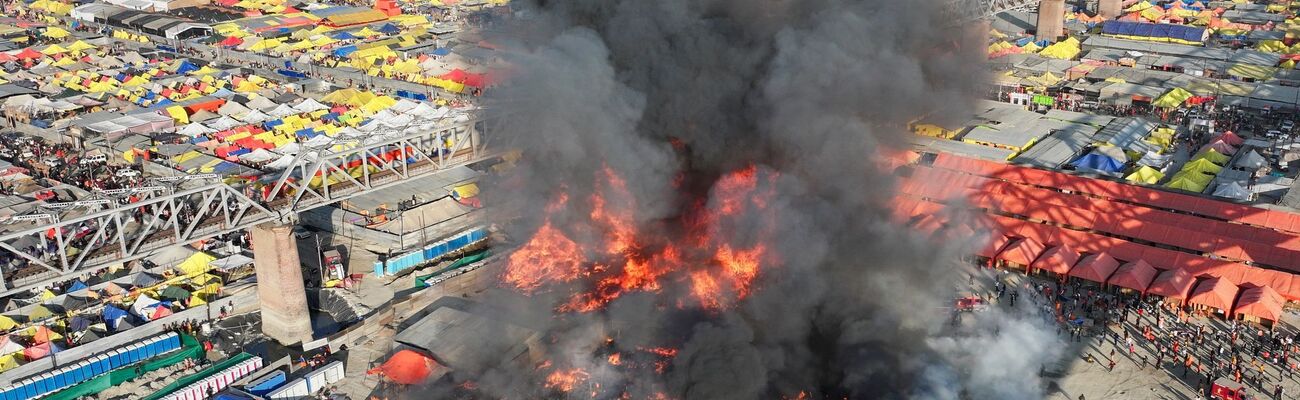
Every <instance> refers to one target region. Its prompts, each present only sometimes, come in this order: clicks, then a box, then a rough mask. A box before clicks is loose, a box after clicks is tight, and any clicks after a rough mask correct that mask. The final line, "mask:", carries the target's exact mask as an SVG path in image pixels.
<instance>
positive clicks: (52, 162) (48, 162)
mask: <svg viewBox="0 0 1300 400" xmlns="http://www.w3.org/2000/svg"><path fill="white" fill-rule="evenodd" d="M41 163H43V164H45V166H47V167H50V168H54V167H57V166H60V165H63V160H60V159H58V158H55V157H50V158H46V159H44V160H41Z"/></svg>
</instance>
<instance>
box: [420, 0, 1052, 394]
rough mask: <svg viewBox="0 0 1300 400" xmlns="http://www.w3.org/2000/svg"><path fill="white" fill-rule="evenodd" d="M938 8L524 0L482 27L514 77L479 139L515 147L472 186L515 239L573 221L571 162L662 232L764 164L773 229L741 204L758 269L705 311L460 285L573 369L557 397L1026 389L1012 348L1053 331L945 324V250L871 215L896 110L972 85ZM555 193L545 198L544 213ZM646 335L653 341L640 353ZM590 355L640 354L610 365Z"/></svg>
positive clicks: (581, 194) (948, 99)
mask: <svg viewBox="0 0 1300 400" xmlns="http://www.w3.org/2000/svg"><path fill="white" fill-rule="evenodd" d="M942 6H943V4H942V3H941V1H938V0H910V1H898V0H861V1H849V0H802V1H796V0H653V1H647V0H566V1H549V0H536V1H535V2H534V3H531V4H526V5H524V6H523V7H524V10H525V13H526V14H527V15H528V17H527V18H523V19H521V20H519V21H515V22H514V23H512V24H511V25H510V26H509V27H508V28H507V32H506V33H505V34H504V36H506V37H507V38H509V39H510V41H509V42H510V43H512V47H513V48H511V49H509V51H507V53H508V54H510V59H509V62H510V63H511V64H513V66H514V67H515V68H516V70H517V73H516V74H515V76H514V77H513V79H512V80H511V82H510V83H509V84H507V85H505V86H504V87H502V88H499V89H497V90H496V91H494V92H493V93H492V94H491V96H492V97H491V98H490V99H489V100H490V102H489V104H490V105H491V106H492V107H493V108H494V109H496V110H499V111H500V114H499V115H497V117H498V118H499V120H500V121H501V122H502V124H501V127H499V128H497V129H495V130H494V131H492V132H491V134H492V135H494V139H493V140H494V141H496V142H494V145H500V146H507V147H515V148H519V149H522V150H523V151H524V158H523V159H522V160H520V162H519V164H518V167H517V168H515V169H513V170H512V171H511V172H510V173H509V174H508V175H507V176H504V177H502V178H501V180H500V181H499V182H496V183H497V185H496V186H497V187H496V188H495V190H490V191H485V195H486V196H489V199H488V200H489V202H490V203H492V204H494V207H495V208H494V209H493V212H494V213H496V216H497V217H498V220H499V221H501V222H502V226H503V227H505V228H506V229H507V231H508V233H510V234H511V236H512V237H514V238H516V239H517V240H518V241H522V240H525V239H526V238H528V237H529V236H530V235H531V234H532V233H533V232H534V231H535V230H536V228H537V227H538V226H539V225H540V224H541V223H542V222H541V221H542V219H543V216H544V215H545V216H547V217H546V218H550V219H552V220H554V223H555V224H556V225H558V226H561V227H565V226H571V225H575V224H583V223H584V222H585V221H588V219H587V217H586V216H587V215H588V214H589V213H590V211H591V205H590V204H587V203H586V201H585V199H587V198H588V195H589V194H591V193H593V192H596V191H601V190H603V189H602V188H600V187H599V185H597V184H595V183H594V182H596V180H595V179H594V177H596V176H599V174H600V173H601V171H602V170H603V169H604V168H608V169H610V170H612V171H614V172H616V173H617V175H618V176H620V177H622V178H623V179H624V180H625V181H626V182H627V190H628V192H629V194H630V196H629V197H631V198H632V199H633V200H634V201H635V208H636V213H635V215H636V218H637V221H636V222H637V224H638V225H639V227H640V229H642V230H645V231H649V232H655V233H657V234H659V235H663V236H667V237H673V236H675V235H677V234H679V233H680V232H676V231H674V230H673V229H672V228H665V227H664V225H665V224H663V223H661V221H664V220H670V219H673V218H679V217H680V216H682V215H683V214H684V213H685V212H686V211H685V210H688V209H690V208H691V207H692V206H694V205H695V204H693V201H695V200H696V199H701V198H702V199H706V200H707V201H709V202H714V201H717V199H716V198H714V196H712V195H711V193H712V191H713V190H715V188H714V187H713V184H714V182H715V180H716V179H717V177H719V176H721V175H723V174H726V173H727V172H729V171H733V170H736V169H740V168H744V167H746V166H751V165H753V166H756V167H757V168H758V170H759V171H760V172H761V173H762V175H763V176H764V177H770V182H768V183H765V184H767V185H771V187H772V188H773V193H775V195H774V197H773V198H772V199H771V200H770V203H771V204H770V205H769V206H768V209H770V210H776V211H775V213H774V217H773V218H774V221H764V222H763V223H769V222H770V223H771V224H772V225H773V226H775V227H777V229H775V232H774V234H773V235H772V236H771V237H765V236H764V235H761V234H758V233H757V232H754V230H757V229H754V230H750V229H747V228H750V227H752V226H760V225H762V224H761V223H759V222H758V221H749V222H744V221H742V222H741V223H739V224H738V225H737V226H736V227H733V228H734V229H733V231H735V232H736V233H737V234H736V235H735V236H736V238H733V239H732V240H735V241H738V242H755V241H764V242H766V243H767V244H768V245H769V246H771V247H772V248H773V250H774V253H775V254H778V255H779V259H780V262H779V264H778V265H765V266H764V267H763V269H762V272H761V273H760V275H759V276H758V278H757V281H756V283H755V287H756V289H755V290H754V291H753V293H752V294H751V295H750V296H748V297H746V298H744V299H743V300H741V301H739V302H738V303H737V304H735V306H734V307H732V308H727V309H723V310H717V311H707V310H700V309H698V308H696V307H692V306H691V304H685V305H683V304H682V302H681V301H674V300H673V299H675V298H685V297H687V294H686V290H687V289H685V288H684V284H683V283H682V282H681V281H680V280H668V281H666V282H665V286H666V287H664V288H663V289H662V290H661V291H659V292H629V293H625V294H623V295H622V296H621V297H619V298H618V299H616V300H614V301H613V302H612V303H610V304H609V305H608V306H607V307H606V308H605V309H603V310H601V311H597V312H592V313H559V314H557V313H556V312H555V305H556V304H557V303H559V302H562V301H563V299H564V296H566V295H568V294H569V293H571V292H572V291H574V290H583V289H584V287H583V286H582V285H584V284H585V283H583V282H576V283H574V284H573V286H574V287H573V288H569V289H571V290H565V288H560V289H555V290H552V291H542V292H538V293H533V294H531V295H524V294H520V293H517V292H515V291H512V290H510V289H501V290H499V291H496V292H494V293H489V294H488V295H486V296H483V298H482V301H484V302H486V303H491V304H492V306H493V307H494V309H509V310H513V313H515V314H518V315H520V316H521V318H522V319H524V320H527V324H530V325H532V326H533V327H536V328H537V329H538V330H539V331H542V332H544V333H545V338H546V339H545V340H544V342H545V344H544V346H543V347H544V352H545V357H546V359H547V360H548V361H551V362H553V363H554V364H555V365H564V366H566V367H574V368H581V369H582V370H584V371H585V372H586V373H587V374H588V375H589V377H588V378H586V379H585V380H584V384H583V385H582V386H581V390H574V391H573V392H571V393H569V394H568V395H569V396H572V397H575V398H582V397H591V396H593V395H594V396H595V397H602V398H617V397H619V396H626V397H627V398H635V399H642V398H656V396H660V397H661V398H674V399H772V398H796V397H798V396H800V394H801V393H802V394H803V395H806V396H808V398H886V399H911V398H938V399H956V398H960V397H962V396H970V397H974V398H989V399H994V398H997V399H1002V398H1010V399H1016V398H1036V397H1040V393H1041V385H1040V384H1039V383H1038V382H1037V379H1036V378H1034V377H1036V376H1037V374H1038V369H1039V365H1038V364H1037V363H1036V362H1030V361H1027V359H1028V357H1034V358H1035V359H1038V358H1041V357H1045V356H1044V355H1039V354H1028V353H1035V352H1042V353H1044V354H1047V356H1050V354H1048V353H1050V352H1049V350H1050V349H1051V348H1053V346H1054V344H1052V342H1053V340H1055V339H1054V337H1052V335H1046V336H1044V334H1042V333H1041V332H1040V330H1041V329H1039V328H1038V326H1037V325H1035V324H1034V323H1031V322H1025V321H1024V319H1023V318H1021V317H1017V316H1014V315H1002V314H998V315H997V316H989V317H981V321H984V322H980V323H977V324H976V325H975V326H974V327H971V328H970V329H963V330H962V332H960V333H953V332H951V329H947V328H945V323H946V322H947V321H948V320H949V317H950V313H951V310H950V307H951V303H952V299H953V298H954V295H955V290H954V288H955V287H956V284H957V283H958V282H964V280H965V278H966V274H965V273H964V270H963V268H964V267H962V266H961V265H960V263H959V262H957V261H956V260H957V258H958V257H957V252H958V251H960V250H959V248H958V247H957V246H952V245H949V244H945V243H936V242H935V241H933V240H931V239H930V238H926V237H922V236H920V235H917V234H914V233H912V232H910V231H908V230H906V229H902V228H900V227H898V226H896V225H894V224H892V223H890V222H889V221H888V215H889V202H890V200H891V199H892V198H893V196H894V191H893V186H894V177H893V176H892V173H891V172H892V171H885V170H881V169H880V168H879V167H878V166H877V165H878V164H877V163H876V160H877V158H878V157H880V155H881V154H882V153H884V152H887V149H890V148H899V147H902V146H904V142H903V140H904V138H905V137H906V135H907V133H906V128H905V126H906V124H907V123H908V122H909V121H913V120H915V119H918V118H922V117H924V118H926V120H928V121H937V122H951V121H953V119H960V117H961V116H963V115H965V112H966V110H967V109H968V108H969V106H970V99H972V98H973V97H974V96H973V94H974V93H975V92H976V91H977V90H978V85H979V82H981V79H980V74H982V70H981V67H980V63H981V62H982V60H983V57H984V54H983V51H984V50H983V41H982V40H983V32H973V31H970V30H968V29H965V28H962V27H958V26H955V24H954V22H952V21H950V20H946V19H944V18H943V17H941V16H940V15H941V12H940V11H941V7H942ZM561 193H563V194H564V196H567V199H568V201H567V202H566V203H564V205H563V207H562V210H561V211H560V212H559V213H556V212H551V211H547V207H548V204H554V201H555V199H556V198H557V197H558V196H560V195H561ZM494 196H495V197H494ZM497 204H501V206H500V207H496V206H495V205H497ZM623 205H624V206H626V205H627V204H623ZM615 206H618V205H617V204H616V205H615ZM751 223H752V226H751ZM575 232H577V231H575ZM575 235H576V236H575V237H574V239H575V240H577V241H579V242H584V243H594V242H592V241H594V240H596V238H592V237H583V236H582V234H579V233H575ZM994 331H996V332H994ZM605 338H612V339H613V340H612V342H608V343H605ZM602 343H605V344H602ZM1025 343H1035V344H1034V345H1031V346H1028V347H1026V346H1025ZM662 346H668V347H672V348H674V349H677V352H676V354H675V356H672V357H670V358H664V357H660V356H655V355H654V354H650V353H649V352H647V350H646V349H650V348H657V347H662ZM495 350H497V349H492V348H484V349H483V353H485V354H490V353H492V352H493V351H495ZM612 353H618V354H620V355H621V356H622V357H624V358H623V359H622V360H623V361H622V362H625V363H633V364H640V365H647V366H649V365H653V366H654V367H653V368H649V367H647V368H636V369H616V368H611V367H610V363H609V362H608V359H607V357H608V356H609V354H612ZM485 359H492V357H491V356H485ZM656 363H661V364H656ZM545 375H546V374H545V373H540V372H539V371H538V370H537V368H536V366H534V365H521V364H520V363H509V362H506V363H500V364H497V365H492V366H490V367H488V368H484V369H483V370H477V371H476V370H457V371H456V372H454V373H453V374H452V377H451V378H450V380H451V381H452V382H451V383H453V384H459V383H462V382H466V381H472V382H474V386H475V387H476V388H477V389H476V391H477V393H478V394H479V395H480V396H485V397H490V398H554V397H556V396H557V395H560V394H558V393H557V392H556V391H555V388H554V387H553V386H548V384H547V381H546V376H545ZM431 390H448V389H447V388H446V387H439V388H434V389H431ZM426 393H445V392H426Z"/></svg>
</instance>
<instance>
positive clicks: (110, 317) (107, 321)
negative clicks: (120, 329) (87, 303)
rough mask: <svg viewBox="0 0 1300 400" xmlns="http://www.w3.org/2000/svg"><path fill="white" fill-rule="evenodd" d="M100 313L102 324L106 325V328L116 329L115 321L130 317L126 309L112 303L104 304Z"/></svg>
mask: <svg viewBox="0 0 1300 400" xmlns="http://www.w3.org/2000/svg"><path fill="white" fill-rule="evenodd" d="M100 315H102V316H103V317H104V325H106V326H108V329H117V322H118V321H119V320H121V319H122V318H131V314H129V313H127V312H126V310H123V309H120V308H117V307H114V306H112V305H105V306H104V311H103V312H102V313H101V314H100Z"/></svg>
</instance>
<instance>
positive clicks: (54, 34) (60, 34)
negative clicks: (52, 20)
mask: <svg viewBox="0 0 1300 400" xmlns="http://www.w3.org/2000/svg"><path fill="white" fill-rule="evenodd" d="M68 35H71V33H68V31H67V30H65V29H63V28H60V27H57V26H51V27H49V28H45V32H41V36H44V37H47V38H53V39H62V38H65V37H68Z"/></svg>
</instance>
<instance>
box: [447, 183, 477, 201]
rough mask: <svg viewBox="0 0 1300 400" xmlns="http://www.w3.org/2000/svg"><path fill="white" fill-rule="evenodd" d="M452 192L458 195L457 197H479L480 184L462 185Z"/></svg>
mask: <svg viewBox="0 0 1300 400" xmlns="http://www.w3.org/2000/svg"><path fill="white" fill-rule="evenodd" d="M451 191H452V192H455V193H456V197H458V198H462V199H467V198H470V197H474V196H478V184H474V183H469V184H464V185H460V186H457V187H455V188H452V189H451Z"/></svg>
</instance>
